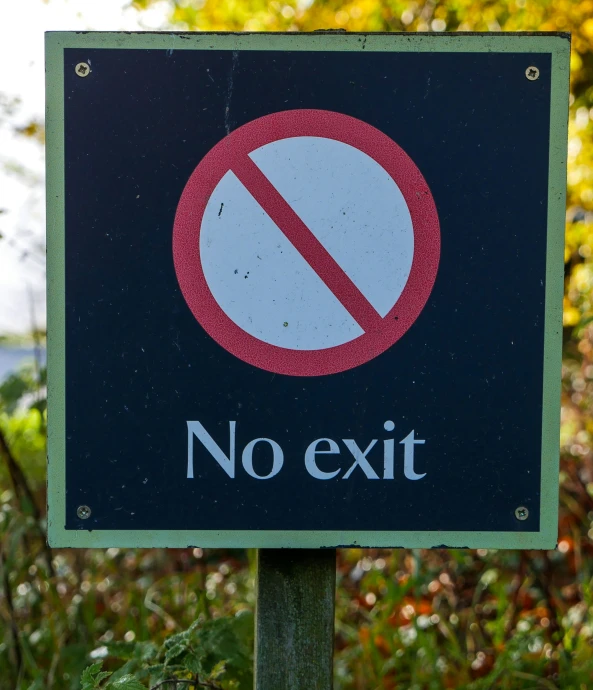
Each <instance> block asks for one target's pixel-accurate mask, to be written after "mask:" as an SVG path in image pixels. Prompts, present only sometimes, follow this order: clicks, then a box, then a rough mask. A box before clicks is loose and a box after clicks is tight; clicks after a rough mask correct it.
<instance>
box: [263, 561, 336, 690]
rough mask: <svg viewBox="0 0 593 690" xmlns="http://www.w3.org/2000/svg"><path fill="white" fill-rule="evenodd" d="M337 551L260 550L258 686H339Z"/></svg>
mask: <svg viewBox="0 0 593 690" xmlns="http://www.w3.org/2000/svg"><path fill="white" fill-rule="evenodd" d="M335 589H336V552H335V549H323V550H320V549H302V550H296V549H260V550H259V551H258V556H257V580H256V592H257V604H256V610H255V688H256V690H330V689H331V688H332V687H333V684H332V676H333V664H332V662H333V652H334V611H335Z"/></svg>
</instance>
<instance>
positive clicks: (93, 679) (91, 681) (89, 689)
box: [80, 661, 111, 690]
mask: <svg viewBox="0 0 593 690" xmlns="http://www.w3.org/2000/svg"><path fill="white" fill-rule="evenodd" d="M102 667H103V662H102V661H98V662H97V663H96V664H91V665H90V666H87V667H86V668H85V669H84V671H83V672H82V674H81V676H80V685H81V690H95V688H98V687H99V684H100V683H101V681H103V680H105V678H108V677H109V676H110V675H111V673H109V672H108V671H101V668H102Z"/></svg>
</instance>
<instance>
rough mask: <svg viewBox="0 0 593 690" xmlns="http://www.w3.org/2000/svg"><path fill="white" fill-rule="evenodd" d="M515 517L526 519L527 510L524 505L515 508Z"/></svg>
mask: <svg viewBox="0 0 593 690" xmlns="http://www.w3.org/2000/svg"><path fill="white" fill-rule="evenodd" d="M515 517H516V518H517V520H527V518H528V517H529V511H528V510H527V508H526V507H525V506H519V507H518V508H515Z"/></svg>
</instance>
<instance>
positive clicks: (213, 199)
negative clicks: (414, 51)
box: [200, 137, 414, 350]
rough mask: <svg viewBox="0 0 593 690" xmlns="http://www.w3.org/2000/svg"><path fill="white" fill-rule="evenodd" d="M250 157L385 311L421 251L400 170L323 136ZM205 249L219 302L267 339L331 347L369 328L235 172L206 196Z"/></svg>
mask: <svg viewBox="0 0 593 690" xmlns="http://www.w3.org/2000/svg"><path fill="white" fill-rule="evenodd" d="M250 158H251V160H252V161H253V162H254V163H255V164H256V165H257V167H258V168H259V169H260V170H261V172H262V173H263V174H264V175H265V176H266V177H267V179H268V180H269V181H270V182H271V183H272V185H273V186H274V187H275V189H276V190H277V191H278V192H279V193H280V195H281V196H282V197H283V198H284V200H285V201H286V202H287V203H288V204H289V205H290V207H291V208H292V209H293V211H294V212H295V213H296V214H297V215H298V216H299V218H300V219H301V220H302V221H303V223H304V224H305V225H306V226H307V228H308V229H309V230H310V231H311V232H312V233H313V234H314V235H315V237H316V238H317V239H318V240H319V242H320V243H321V244H322V245H323V247H324V248H325V249H326V250H327V251H328V252H329V253H330V254H331V256H332V257H333V259H334V260H335V261H336V263H337V264H338V265H339V266H340V268H341V269H342V270H343V271H344V272H345V273H346V274H347V275H348V277H349V278H350V280H351V281H352V282H353V283H354V285H355V286H356V287H357V288H358V290H359V291H360V292H361V293H362V295H364V297H365V298H366V300H367V301H368V303H369V304H370V305H371V306H372V308H373V309H374V310H375V311H376V312H377V313H378V314H379V315H380V316H381V317H384V316H385V315H386V314H387V313H388V312H389V311H390V310H391V308H392V307H393V305H394V304H395V303H396V302H397V300H398V298H399V296H400V295H401V293H402V291H403V289H404V287H405V285H406V282H407V280H408V277H409V275H410V270H411V267H412V259H413V256H414V230H413V226H412V219H411V217H410V212H409V209H408V206H407V204H406V202H405V199H404V197H403V195H402V193H401V191H400V190H399V188H398V186H397V185H396V184H395V182H394V180H393V178H392V177H391V176H390V175H389V174H388V173H387V171H386V170H385V169H384V168H382V167H381V166H380V165H379V164H378V163H377V162H376V161H375V160H374V159H372V158H371V157H370V156H367V155H366V154H365V153H363V152H362V151H360V150H359V149H357V148H355V147H353V146H350V145H348V144H344V143H342V142H339V141H335V140H333V139H326V138H323V137H292V138H288V139H281V140H279V141H275V142H272V143H270V144H266V145H264V146H262V147H260V148H258V149H256V150H255V151H253V152H252V153H251V154H250ZM200 255H201V260H202V267H203V270H204V275H205V278H206V282H207V283H208V287H209V288H210V290H211V292H212V295H213V296H214V299H215V300H216V302H217V303H218V305H219V306H220V307H221V309H222V310H223V311H224V312H225V313H226V314H227V316H228V317H229V318H230V319H231V320H232V321H234V322H235V323H236V324H237V326H239V327H240V328H241V329H243V330H244V331H246V332H247V333H249V334H250V335H252V336H254V337H255V338H258V339H259V340H261V341H263V342H265V343H269V344H270V345H276V346H277V347H282V348H287V349H292V350H323V349H326V348H329V347H335V346H337V345H342V344H344V343H347V342H349V341H351V340H354V339H355V338H357V337H359V336H361V335H362V334H363V333H364V330H363V329H362V327H361V326H360V325H359V324H358V323H357V321H356V320H355V318H354V317H353V316H352V315H351V314H350V313H349V311H348V310H347V308H346V307H345V306H344V305H343V304H342V302H341V301H340V299H339V298H338V297H336V296H335V295H334V294H333V292H332V291H331V290H330V289H329V288H328V286H327V285H326V284H325V283H324V282H323V280H322V278H321V277H320V276H319V275H318V274H317V273H316V272H315V271H314V270H313V268H312V267H311V266H310V265H309V263H307V261H306V260H305V259H304V258H303V256H302V255H301V254H300V253H299V252H298V251H297V249H296V248H295V247H294V246H293V245H292V243H291V242H290V241H289V240H288V239H287V237H286V236H285V235H284V233H283V232H282V228H280V227H278V226H277V225H276V224H275V223H274V221H273V220H272V219H271V218H270V216H269V215H268V214H267V213H266V211H265V210H264V208H262V206H260V205H259V203H258V202H257V201H256V200H255V199H254V198H253V196H252V195H251V193H250V192H249V191H248V189H247V188H246V187H245V186H244V185H243V184H242V183H241V182H240V181H239V179H238V178H237V177H236V176H235V174H234V173H233V172H232V171H229V172H227V173H226V174H225V175H224V176H223V177H222V179H221V180H220V182H219V183H218V185H217V186H216V188H215V189H214V191H213V192H212V195H211V196H210V199H209V200H208V204H207V206H206V210H205V212H204V217H203V219H202V226H201V231H200Z"/></svg>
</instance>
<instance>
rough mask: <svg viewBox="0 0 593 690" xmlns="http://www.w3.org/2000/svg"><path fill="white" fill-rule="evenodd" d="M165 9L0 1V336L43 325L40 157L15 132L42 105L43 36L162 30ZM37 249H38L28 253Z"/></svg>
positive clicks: (125, 0)
mask: <svg viewBox="0 0 593 690" xmlns="http://www.w3.org/2000/svg"><path fill="white" fill-rule="evenodd" d="M169 8H170V5H169V4H168V3H166V2H161V3H157V4H156V5H154V6H153V8H151V9H150V10H147V11H144V12H141V13H140V12H138V11H136V10H135V9H134V8H133V7H131V3H130V1H129V0H0V104H1V103H2V102H3V101H4V102H11V101H13V100H14V99H17V98H18V99H19V101H20V103H19V104H18V105H17V106H16V107H15V108H13V112H12V113H11V114H8V115H7V114H6V113H3V112H2V107H1V106H0V210H1V211H2V212H1V213H0V234H1V235H3V239H0V335H3V334H21V333H27V332H30V331H31V327H32V325H33V323H35V324H36V325H37V326H38V327H43V326H44V325H45V308H46V305H45V257H44V249H43V248H44V245H45V190H44V186H45V172H44V165H45V158H44V153H43V147H42V146H41V145H40V144H39V143H37V142H35V141H34V140H31V139H29V138H27V137H23V136H22V135H18V134H16V133H15V128H16V127H19V126H23V125H26V124H28V123H29V122H31V121H32V120H35V119H36V120H43V116H44V108H45V103H44V100H45V86H44V32H45V31H70V30H72V31H74V30H97V31H141V30H155V29H163V28H166V27H167V11H168V9H169ZM36 246H37V247H39V249H38V250H37V251H32V248H34V247H36Z"/></svg>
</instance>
